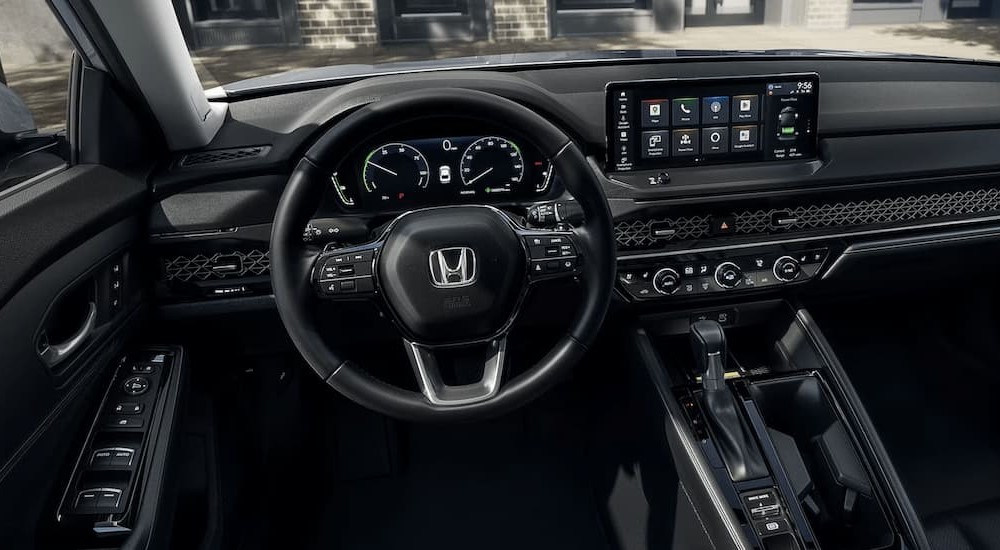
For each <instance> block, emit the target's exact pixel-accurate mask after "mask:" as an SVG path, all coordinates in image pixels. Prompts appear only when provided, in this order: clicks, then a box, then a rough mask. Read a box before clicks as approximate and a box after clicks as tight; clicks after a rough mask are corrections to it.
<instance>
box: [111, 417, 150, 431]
mask: <svg viewBox="0 0 1000 550" xmlns="http://www.w3.org/2000/svg"><path fill="white" fill-rule="evenodd" d="M104 426H105V427H107V428H119V429H129V428H141V427H142V426H143V420H142V417H139V416H111V417H109V418H108V419H107V420H105V422H104Z"/></svg>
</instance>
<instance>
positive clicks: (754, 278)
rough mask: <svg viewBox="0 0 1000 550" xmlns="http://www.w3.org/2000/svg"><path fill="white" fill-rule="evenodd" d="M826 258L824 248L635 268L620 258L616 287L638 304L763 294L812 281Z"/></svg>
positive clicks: (691, 258) (678, 259) (733, 253)
mask: <svg viewBox="0 0 1000 550" xmlns="http://www.w3.org/2000/svg"><path fill="white" fill-rule="evenodd" d="M828 256H829V249H828V248H826V247H823V248H807V249H800V250H787V249H774V248H769V249H760V250H753V249H752V250H738V251H737V250H729V251H716V252H713V253H711V254H679V255H675V256H669V257H666V258H662V259H659V258H658V259H652V260H641V261H636V262H635V263H634V264H629V263H626V261H625V260H624V259H622V258H620V259H619V266H620V267H619V270H618V282H619V286H620V288H621V289H622V290H624V291H625V293H626V294H628V295H629V296H630V297H632V298H634V299H636V300H649V299H659V298H666V297H684V296H687V297H692V296H699V295H705V294H712V293H718V292H727V291H737V290H752V289H763V288H770V287H777V286H781V285H786V284H790V283H798V282H802V281H807V280H809V279H811V278H813V277H814V276H815V275H816V274H817V273H818V272H819V270H820V268H821V267H823V264H824V262H826V260H827V257H828Z"/></svg>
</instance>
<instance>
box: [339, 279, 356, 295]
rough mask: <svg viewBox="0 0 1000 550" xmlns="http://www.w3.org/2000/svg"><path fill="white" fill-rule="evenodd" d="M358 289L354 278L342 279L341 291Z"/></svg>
mask: <svg viewBox="0 0 1000 550" xmlns="http://www.w3.org/2000/svg"><path fill="white" fill-rule="evenodd" d="M357 289H358V288H357V285H356V283H355V282H354V281H353V280H351V281H341V282H340V291H341V292H354V291H356V290H357Z"/></svg>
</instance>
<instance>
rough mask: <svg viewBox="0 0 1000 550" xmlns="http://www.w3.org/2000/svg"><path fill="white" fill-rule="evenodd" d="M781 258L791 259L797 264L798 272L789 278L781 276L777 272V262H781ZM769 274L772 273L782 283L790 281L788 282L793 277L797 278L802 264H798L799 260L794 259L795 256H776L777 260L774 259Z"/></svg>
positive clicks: (800, 272) (792, 279)
mask: <svg viewBox="0 0 1000 550" xmlns="http://www.w3.org/2000/svg"><path fill="white" fill-rule="evenodd" d="M782 260H791V261H792V262H793V263H794V264H795V265H797V266H799V272H798V274H796V275H795V277H793V278H791V279H786V278H784V277H782V276H781V275H779V274H778V264H779V263H781V261H782ZM771 274H772V275H774V278H775V279H777V280H779V281H781V282H783V283H790V282H792V281H794V280H795V279H798V278H799V275H801V274H802V266H801V265H799V261H798V260H796V259H795V258H793V257H791V256H782V257H780V258H778V259H777V260H774V265H772V266H771Z"/></svg>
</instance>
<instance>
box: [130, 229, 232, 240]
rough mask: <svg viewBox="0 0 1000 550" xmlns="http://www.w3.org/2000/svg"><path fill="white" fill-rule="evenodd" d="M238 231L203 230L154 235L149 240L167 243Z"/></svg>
mask: <svg viewBox="0 0 1000 550" xmlns="http://www.w3.org/2000/svg"><path fill="white" fill-rule="evenodd" d="M239 230H240V228H239V227H223V228H219V229H204V230H199V231H180V232H177V233H154V234H152V235H150V236H149V238H150V239H154V240H158V241H167V240H170V239H194V238H198V237H212V236H215V235H222V234H223V233H236V232H237V231H239Z"/></svg>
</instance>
